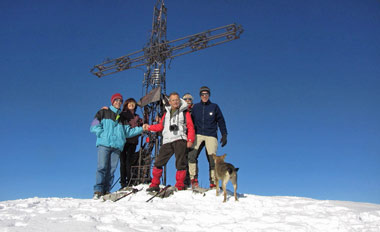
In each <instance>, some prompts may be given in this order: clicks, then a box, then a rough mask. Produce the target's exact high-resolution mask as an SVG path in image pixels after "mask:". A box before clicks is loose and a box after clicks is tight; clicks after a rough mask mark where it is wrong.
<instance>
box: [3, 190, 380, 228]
mask: <svg viewBox="0 0 380 232" xmlns="http://www.w3.org/2000/svg"><path fill="white" fill-rule="evenodd" d="M138 187H139V188H142V187H143V188H146V187H147V185H140V186H138ZM150 197H151V196H150V195H148V194H147V193H146V192H145V189H143V190H142V191H140V192H138V193H136V194H134V195H131V196H128V197H126V198H124V199H121V200H120V201H118V202H111V201H106V202H102V201H100V200H92V199H72V198H37V197H36V198H30V199H21V200H13V201H2V202H0V231H1V232H3V231H7V232H8V231H28V232H34V231H35V232H43V231H49V232H51V231H65V232H67V231H70V232H72V231H81V232H87V231H88V232H90V231H91V232H93V231H104V232H119V231H120V232H121V231H128V232H131V231H165V232H166V231H291V232H296V231H323V232H326V231H333V232H337V231H376V232H378V231H380V205H378V204H367V203H356V202H342V201H321V200H314V199H309V198H301V197H283V196H281V197H280V196H279V197H265V196H256V195H251V194H239V201H238V202H235V201H234V199H233V196H232V194H231V192H229V196H228V200H227V202H226V203H222V201H223V196H222V195H220V196H218V197H216V196H215V190H212V191H209V192H207V193H206V194H205V195H203V194H195V193H192V192H191V191H190V190H186V191H181V192H176V193H175V194H174V195H173V196H170V197H169V198H164V199H161V198H155V199H153V200H152V201H151V202H148V203H147V202H145V201H146V200H147V199H149V198H150Z"/></svg>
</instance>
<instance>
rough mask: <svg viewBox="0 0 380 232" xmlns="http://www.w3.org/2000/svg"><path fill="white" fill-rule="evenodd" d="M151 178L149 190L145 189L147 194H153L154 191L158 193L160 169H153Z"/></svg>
mask: <svg viewBox="0 0 380 232" xmlns="http://www.w3.org/2000/svg"><path fill="white" fill-rule="evenodd" d="M152 174H153V178H152V183H150V185H149V188H147V189H146V191H148V192H155V191H160V183H161V182H160V178H161V176H162V168H161V169H160V168H156V167H154V168H153V171H152Z"/></svg>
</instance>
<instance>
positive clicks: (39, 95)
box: [0, 0, 380, 204]
mask: <svg viewBox="0 0 380 232" xmlns="http://www.w3.org/2000/svg"><path fill="white" fill-rule="evenodd" d="M165 3H166V7H167V8H168V31H167V37H168V39H169V40H173V39H176V38H180V37H183V36H186V35H190V34H195V33H198V32H201V31H205V30H207V29H211V28H215V27H219V26H223V25H226V24H230V23H234V22H235V23H237V24H241V25H242V26H243V28H244V30H245V31H244V33H243V34H242V36H241V38H240V39H239V40H235V41H232V42H229V43H227V44H224V45H220V46H216V47H213V48H209V49H206V50H203V51H199V52H196V53H192V54H188V55H185V56H181V57H178V58H175V59H174V60H172V62H171V64H170V69H169V70H168V71H167V90H168V92H172V91H177V92H179V93H180V94H183V93H185V92H191V93H192V94H193V96H194V97H195V101H196V102H198V101H200V99H199V95H198V91H199V87H200V86H202V85H207V86H209V87H210V88H211V101H213V102H216V103H218V104H219V106H220V108H221V109H222V111H223V113H224V117H225V119H226V123H227V128H228V133H229V134H228V144H227V145H226V146H225V147H224V148H219V150H218V152H219V154H223V153H227V161H228V162H231V163H233V164H235V166H237V167H239V168H240V170H239V181H238V182H239V187H238V192H240V193H249V194H257V195H265V196H274V195H281V196H285V195H286V196H300V197H311V198H316V199H322V200H325V199H326V200H347V201H362V202H372V203H377V204H380V181H379V180H380V142H379V141H380V121H379V118H380V107H379V102H380V91H379V89H380V65H379V63H380V43H379V41H380V14H379V12H380V3H379V1H376V0H364V1H354V0H345V1H343V0H332V1H304V0H291V1H275V0H268V1H256V0H252V1H248V0H238V1H232V0H224V1H218V0H210V1H206V2H205V1H201V0H195V1H174V0H167V1H165ZM154 4H155V1H153V0H149V1H131V0H129V1H120V0H118V1H84V0H83V1H10V0H3V1H1V2H0V28H1V30H0V41H1V43H0V51H1V55H0V59H1V67H2V68H1V74H0V77H1V87H0V88H1V91H0V96H1V98H0V104H1V106H2V107H1V109H0V110H1V121H2V123H1V124H0V131H1V134H2V135H1V140H0V143H1V151H0V155H1V162H0V182H1V183H2V188H1V189H2V191H0V200H1V201H2V200H12V199H18V198H28V197H34V196H37V197H75V198H90V197H92V193H93V185H94V182H95V169H96V148H95V135H93V134H91V133H90V131H89V127H90V123H91V121H92V119H93V116H94V115H95V113H96V112H97V110H98V109H99V108H100V107H101V106H104V105H109V104H110V97H111V95H112V94H114V93H116V92H120V93H122V94H123V95H124V97H125V98H128V97H134V98H136V99H139V98H140V97H141V96H142V80H143V73H144V69H133V70H127V71H123V72H120V73H117V74H115V75H112V76H108V77H104V78H101V79H98V78H97V77H95V76H93V75H92V74H91V73H90V72H89V70H90V69H91V68H92V67H93V66H94V65H96V64H99V63H101V62H102V61H103V60H104V59H105V58H107V57H109V58H116V57H119V56H122V55H126V54H128V53H130V52H133V51H136V50H139V49H141V48H143V47H144V46H145V44H146V43H147V41H148V37H149V34H150V29H151V24H152V9H153V6H154ZM139 112H140V111H139ZM140 113H141V112H140ZM199 162H200V182H201V185H203V186H207V185H208V173H207V161H206V158H205V155H204V153H202V154H201V157H200V160H199ZM168 167H169V171H168V183H171V184H174V175H175V173H174V172H175V170H174V157H173V158H172V160H171V161H170V162H169V164H168ZM118 176H119V172H118V171H117V172H116V177H118ZM118 187H119V185H117V188H118ZM230 187H231V186H230Z"/></svg>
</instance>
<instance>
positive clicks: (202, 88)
mask: <svg viewBox="0 0 380 232" xmlns="http://www.w3.org/2000/svg"><path fill="white" fill-rule="evenodd" d="M204 91H206V92H208V94H209V95H211V92H210V89H209V88H208V87H207V86H202V87H201V89H200V90H199V95H201V94H202V92H204Z"/></svg>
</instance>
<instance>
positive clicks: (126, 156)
mask: <svg viewBox="0 0 380 232" xmlns="http://www.w3.org/2000/svg"><path fill="white" fill-rule="evenodd" d="M136 146H137V144H133V143H126V144H125V145H124V149H123V151H122V152H121V153H120V185H121V187H126V186H127V185H128V183H129V182H130V180H131V157H132V155H133V154H134V153H135V151H136Z"/></svg>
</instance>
